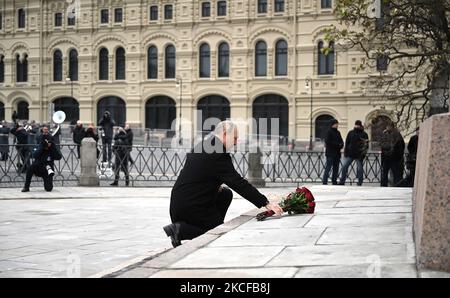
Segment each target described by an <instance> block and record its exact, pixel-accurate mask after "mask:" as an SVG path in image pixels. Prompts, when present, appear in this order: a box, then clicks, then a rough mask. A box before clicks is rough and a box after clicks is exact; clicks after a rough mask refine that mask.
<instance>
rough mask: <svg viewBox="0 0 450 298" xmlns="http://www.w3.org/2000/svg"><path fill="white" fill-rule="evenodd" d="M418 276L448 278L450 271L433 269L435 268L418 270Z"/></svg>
mask: <svg viewBox="0 0 450 298" xmlns="http://www.w3.org/2000/svg"><path fill="white" fill-rule="evenodd" d="M420 277H422V278H450V272H444V271H435V270H420Z"/></svg>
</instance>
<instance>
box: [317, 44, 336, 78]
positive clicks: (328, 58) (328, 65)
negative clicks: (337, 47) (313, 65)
mask: <svg viewBox="0 0 450 298" xmlns="http://www.w3.org/2000/svg"><path fill="white" fill-rule="evenodd" d="M317 49H318V53H317V54H318V57H319V59H318V63H319V75H332V74H334V54H335V53H334V42H332V41H331V42H330V43H329V45H328V49H327V51H328V53H327V54H326V53H324V46H323V41H320V42H319V43H318V46H317Z"/></svg>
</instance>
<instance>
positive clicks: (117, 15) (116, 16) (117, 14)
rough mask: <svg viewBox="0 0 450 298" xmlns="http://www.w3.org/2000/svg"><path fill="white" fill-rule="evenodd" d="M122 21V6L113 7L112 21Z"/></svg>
mask: <svg viewBox="0 0 450 298" xmlns="http://www.w3.org/2000/svg"><path fill="white" fill-rule="evenodd" d="M122 21H123V10H122V8H116V9H114V22H115V23H122Z"/></svg>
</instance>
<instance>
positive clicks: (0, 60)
mask: <svg viewBox="0 0 450 298" xmlns="http://www.w3.org/2000/svg"><path fill="white" fill-rule="evenodd" d="M4 82H5V56H3V55H0V83H4Z"/></svg>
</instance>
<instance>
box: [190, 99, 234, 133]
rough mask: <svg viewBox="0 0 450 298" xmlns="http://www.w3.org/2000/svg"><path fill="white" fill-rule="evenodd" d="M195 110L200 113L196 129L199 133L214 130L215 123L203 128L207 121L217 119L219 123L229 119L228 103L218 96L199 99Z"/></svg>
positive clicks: (209, 123)
mask: <svg viewBox="0 0 450 298" xmlns="http://www.w3.org/2000/svg"><path fill="white" fill-rule="evenodd" d="M197 110H200V111H201V112H202V113H201V119H200V118H198V119H197V127H198V130H200V131H205V132H210V131H212V130H214V129H215V126H214V125H215V124H217V123H211V122H208V123H207V126H209V127H204V124H205V121H206V120H207V119H210V118H217V119H219V120H220V121H224V120H226V119H228V118H230V102H229V101H228V99H226V98H225V97H223V96H219V95H211V96H206V97H203V98H202V99H200V100H199V101H198V104H197ZM200 120H201V122H200ZM211 125H212V126H211Z"/></svg>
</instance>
